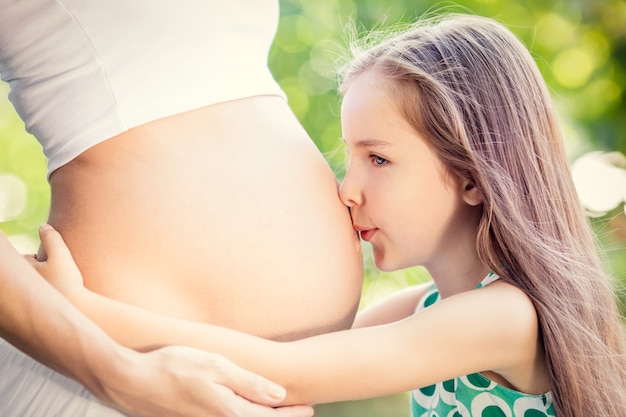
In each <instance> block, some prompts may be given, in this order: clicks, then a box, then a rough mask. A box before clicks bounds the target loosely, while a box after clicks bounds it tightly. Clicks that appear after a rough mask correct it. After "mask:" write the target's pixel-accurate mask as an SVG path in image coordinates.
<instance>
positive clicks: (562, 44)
mask: <svg viewBox="0 0 626 417" xmlns="http://www.w3.org/2000/svg"><path fill="white" fill-rule="evenodd" d="M280 3H281V20H280V27H279V30H278V34H277V37H276V41H275V43H274V47H273V48H272V51H271V54H270V66H271V68H272V71H273V73H274V75H275V77H276V79H277V80H278V81H279V83H280V84H281V85H282V87H283V88H284V90H285V91H286V93H287V95H288V97H289V102H290V105H291V107H292V108H293V110H294V112H295V113H296V115H297V116H298V118H299V119H300V121H301V122H302V124H303V125H304V127H305V128H306V129H307V131H308V132H309V134H310V135H311V137H312V138H313V139H314V140H315V142H316V144H317V145H318V147H319V148H320V150H321V151H322V152H323V153H324V154H325V155H326V156H327V159H328V161H329V162H330V164H331V166H332V167H333V169H334V171H335V172H336V174H337V176H338V177H339V178H340V179H341V177H342V175H343V173H344V168H343V167H344V159H343V158H344V155H343V151H342V149H341V141H340V140H339V139H340V137H341V128H340V120H339V103H340V101H339V97H338V95H337V93H336V80H335V75H334V70H335V68H336V62H337V60H338V59H340V58H342V57H344V56H345V52H344V51H345V49H346V42H347V39H348V38H349V36H348V34H349V33H348V29H347V28H348V27H349V26H353V27H355V28H356V29H357V30H358V31H359V32H363V31H367V30H370V29H373V28H377V27H378V28H384V27H386V26H389V25H394V24H396V23H399V22H411V21H414V20H415V19H416V18H418V17H419V16H421V15H423V14H424V13H426V12H428V11H432V10H438V11H441V10H447V11H468V12H471V13H476V14H480V15H484V16H489V17H493V18H496V19H498V20H499V21H501V22H502V23H504V24H505V25H507V26H508V27H509V28H510V29H511V30H512V31H513V32H514V33H515V34H516V35H518V36H519V37H520V38H521V39H522V41H523V42H524V43H525V44H526V45H527V46H528V48H529V49H530V50H531V53H532V54H533V56H535V57H536V60H537V63H538V65H539V68H540V70H541V71H542V73H543V75H544V77H545V79H546V81H547V82H548V84H549V86H550V89H551V92H552V95H553V98H554V101H555V103H556V105H557V107H558V111H559V114H560V116H561V122H562V127H563V130H564V132H565V138H566V145H567V150H568V153H569V156H570V159H571V160H572V161H575V160H576V159H577V158H579V157H580V156H582V155H584V154H587V153H589V152H591V151H604V152H617V154H612V155H611V156H610V158H606V159H605V160H602V162H603V163H604V165H602V169H597V167H598V166H599V165H593V164H592V165H591V167H592V168H591V169H588V170H586V171H585V170H581V171H580V173H578V175H577V178H578V179H579V181H580V182H581V183H582V186H581V187H582V188H581V193H582V190H588V191H589V190H590V192H591V195H590V196H588V197H585V199H583V200H585V201H586V202H589V207H590V210H592V211H593V215H592V216H590V218H591V219H592V222H593V225H594V227H595V229H596V231H597V235H598V239H599V241H600V242H601V246H602V249H603V251H604V252H605V254H606V256H607V259H608V260H609V264H610V267H611V268H612V270H613V272H614V275H615V276H616V277H617V278H618V282H621V283H624V282H626V216H625V215H624V199H625V198H626V171H625V170H624V168H626V164H625V162H624V159H623V157H622V155H623V154H625V153H626V133H625V132H626V101H625V97H624V88H625V86H626V80H625V77H626V1H625V0H556V1H545V0H506V1H504V0H467V1H459V2H436V1H425V0H422V1H409V0H315V1H313V0H308V1H307V0H281V1H280ZM7 91H8V88H7V86H6V85H5V84H0V230H1V231H2V232H3V233H5V234H6V235H7V236H9V238H10V239H11V241H12V242H13V243H14V245H15V246H16V247H18V249H19V250H20V251H22V252H34V251H35V248H36V247H37V227H38V226H39V224H41V223H43V222H45V220H46V216H47V210H48V206H49V190H48V186H47V183H46V180H45V160H44V158H43V155H42V153H41V148H40V147H39V145H38V144H37V142H36V141H35V140H34V139H33V138H32V137H30V136H29V135H28V134H27V133H25V132H24V127H23V124H22V122H21V121H20V120H19V118H18V117H17V116H16V115H15V113H14V111H13V108H12V106H11V104H10V103H9V102H8V100H7V98H6V93H7ZM596 162H597V161H596ZM604 168H606V170H605V169H604ZM603 173H604V174H606V175H602V174H603ZM585 184H586V185H585ZM589 184H592V186H591V187H590V186H589ZM581 198H582V196H581ZM367 249H368V248H365V250H366V253H365V265H366V277H365V285H364V290H363V305H367V304H370V303H372V302H374V301H376V300H378V299H380V298H381V297H384V296H385V295H387V294H389V293H391V292H393V291H396V290H397V289H399V288H402V287H404V286H407V285H411V284H414V283H417V282H420V281H423V280H424V279H427V275H426V273H425V272H424V271H423V270H421V269H420V268H412V269H409V270H405V271H399V272H395V273H380V272H378V271H376V270H375V268H374V267H373V263H372V261H371V255H370V254H369V253H368V252H367ZM620 302H621V306H622V310H623V311H625V312H626V300H625V298H624V296H621V297H620ZM355 378H358V375H356V376H355ZM316 415H317V416H333V417H342V416H346V417H348V416H350V417H357V416H359V417H380V416H408V415H409V410H408V394H403V395H398V396H393V397H387V398H383V399H376V400H367V401H355V402H349V403H338V404H329V405H323V406H318V407H317V409H316Z"/></svg>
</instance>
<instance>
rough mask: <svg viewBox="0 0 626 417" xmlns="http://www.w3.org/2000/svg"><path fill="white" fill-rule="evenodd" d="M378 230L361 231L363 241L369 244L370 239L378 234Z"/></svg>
mask: <svg viewBox="0 0 626 417" xmlns="http://www.w3.org/2000/svg"><path fill="white" fill-rule="evenodd" d="M377 230H378V229H367V230H360V231H359V234H360V235H361V239H363V240H364V241H366V242H369V241H370V239H372V236H373V235H374V233H376V231H377Z"/></svg>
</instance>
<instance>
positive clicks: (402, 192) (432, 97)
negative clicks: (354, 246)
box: [38, 16, 626, 417]
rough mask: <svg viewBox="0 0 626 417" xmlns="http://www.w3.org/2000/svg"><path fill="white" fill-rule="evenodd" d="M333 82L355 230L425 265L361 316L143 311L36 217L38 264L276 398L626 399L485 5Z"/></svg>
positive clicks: (379, 49)
mask: <svg viewBox="0 0 626 417" xmlns="http://www.w3.org/2000/svg"><path fill="white" fill-rule="evenodd" d="M341 93H342V95H343V105H342V121H343V129H344V131H343V134H344V140H345V142H346V146H347V148H348V150H349V153H350V164H349V168H348V171H347V174H346V177H345V180H344V182H343V184H342V186H341V190H340V196H341V199H342V201H343V202H344V204H346V205H347V206H348V207H349V208H350V211H351V215H352V220H353V225H354V229H355V230H356V231H357V232H358V233H359V234H360V237H361V239H362V240H364V241H367V242H369V243H370V244H371V245H372V247H373V251H374V258H375V262H376V265H377V267H378V268H380V269H382V270H394V269H399V268H405V267H409V266H412V265H423V266H425V267H426V268H427V269H428V271H429V272H430V274H431V275H432V277H433V281H434V282H433V283H432V285H431V284H428V285H425V286H418V287H415V288H410V289H407V290H405V291H402V292H401V293H399V294H397V295H395V296H392V297H391V298H390V299H388V300H386V301H384V302H382V303H381V304H379V305H378V306H374V307H373V308H371V309H369V310H367V311H365V312H363V313H362V314H361V315H360V316H359V317H358V319H357V322H356V323H355V327H360V328H358V329H353V330H348V331H344V332H337V333H331V334H327V335H322V336H317V337H312V338H308V339H303V340H300V341H296V342H288V343H279V342H273V341H268V340H264V339H260V338H255V337H252V336H248V335H245V334H241V333H237V332H234V331H230V330H225V329H221V328H217V327H213V326H209V325H205V324H200V323H189V322H184V321H180V320H176V319H172V318H165V317H164V318H163V320H162V321H161V324H162V325H161V326H159V328H153V327H150V326H143V325H142V323H143V321H142V317H144V316H145V315H146V314H152V313H147V312H145V311H141V310H138V309H135V308H134V307H128V306H125V305H122V304H117V303H115V302H112V301H110V300H107V299H104V298H102V297H100V296H99V295H96V294H95V293H91V292H89V291H88V290H86V289H85V288H83V287H82V286H79V285H76V283H77V282H79V280H78V279H77V278H78V277H79V273H78V271H77V270H76V268H75V267H74V266H73V265H72V264H71V257H70V256H69V253H68V252H67V251H66V249H65V248H64V247H63V246H62V241H61V240H60V237H59V236H58V235H57V234H56V233H55V232H53V231H51V230H50V229H49V228H47V227H45V228H44V229H43V233H42V241H43V243H44V245H45V246H46V249H47V251H48V253H49V260H48V262H47V264H39V266H38V267H39V269H40V270H41V272H42V273H43V274H44V275H46V276H47V277H48V279H50V280H51V281H52V282H53V283H54V284H55V285H56V286H57V287H58V288H60V289H61V290H62V291H63V292H64V293H65V294H66V295H67V296H68V297H70V299H71V300H72V301H73V302H74V303H75V304H76V305H77V306H79V307H80V308H81V309H82V310H84V311H85V312H87V313H88V314H89V315H90V316H91V317H92V318H93V319H95V320H96V321H97V322H99V323H100V324H101V325H102V326H104V327H105V329H106V330H107V331H109V332H110V333H111V334H112V335H113V336H115V337H116V338H118V339H119V340H120V341H121V342H123V343H125V344H127V345H129V346H132V347H135V348H139V349H141V348H147V347H149V346H154V345H163V344H174V343H175V344H189V345H193V346H197V347H202V348H205V349H207V350H210V351H213V352H218V353H222V354H224V355H226V356H227V357H229V358H231V359H232V360H234V361H235V362H236V363H237V364H238V365H240V366H243V367H246V368H249V369H251V370H253V371H255V372H258V373H260V374H262V375H264V376H267V377H269V378H271V379H273V380H275V381H277V382H279V383H281V384H283V385H284V386H285V387H287V389H288V392H289V395H288V400H287V403H317V402H329V401H338V400H347V399H356V398H365V397H372V396H380V395H386V394H390V393H395V392H401V391H405V390H409V389H414V390H415V391H414V392H413V396H412V412H413V415H414V416H457V415H458V416H500V415H502V416H520V417H521V416H526V417H529V416H554V415H556V416H559V417H574V416H605V417H609V416H612V417H615V416H622V415H626V400H625V398H626V396H625V395H624V392H626V361H625V356H624V351H623V345H622V343H623V336H622V335H623V330H622V328H621V322H620V318H619V314H618V312H617V308H616V303H615V299H614V295H613V292H612V287H611V284H610V280H609V277H608V276H607V275H606V274H605V272H604V271H603V269H602V265H601V261H600V260H599V258H598V255H597V253H596V247H595V246H594V237H593V234H592V231H591V229H590V227H589V225H588V223H587V220H586V217H585V214H584V212H583V210H582V209H581V207H580V204H579V202H578V199H577V196H576V192H575V190H574V186H573V184H572V180H571V178H570V174H569V168H568V161H567V158H566V155H565V152H564V149H563V142H562V139H561V133H560V131H559V126H558V121H557V117H556V114H555V112H554V109H553V107H552V104H551V102H550V98H549V94H548V91H547V88H546V86H545V84H544V82H543V80H542V78H541V76H540V73H539V71H538V69H537V67H536V66H535V64H534V62H533V59H532V58H531V56H530V54H529V53H528V51H527V50H526V49H525V48H524V46H523V45H522V44H521V43H520V42H519V41H518V40H517V39H516V38H515V37H514V36H513V35H512V34H511V33H510V32H509V31H508V30H506V29H505V28H504V27H503V26H501V25H500V24H498V23H495V22H494V21H492V20H489V19H486V18H480V17H475V16H450V17H448V18H446V19H443V20H441V21H437V22H430V23H422V24H420V25H416V26H414V27H411V28H410V29H409V30H407V31H406V32H404V33H401V34H398V35H396V36H393V37H391V38H389V39H388V40H385V41H383V42H382V43H380V44H379V45H377V46H374V47H372V48H371V49H368V50H365V51H359V52H357V53H356V56H355V57H354V59H353V61H352V62H351V64H350V65H349V66H348V67H347V68H346V71H345V76H344V79H343V83H342V85H341ZM251 232H253V231H251ZM268 238H270V239H271V236H270V237H268ZM277 256H280V254H277ZM70 268H72V269H70ZM294 279H297V278H294ZM259 314H264V315H268V317H269V316H270V315H271V312H259Z"/></svg>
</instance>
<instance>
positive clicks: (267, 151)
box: [49, 96, 362, 339]
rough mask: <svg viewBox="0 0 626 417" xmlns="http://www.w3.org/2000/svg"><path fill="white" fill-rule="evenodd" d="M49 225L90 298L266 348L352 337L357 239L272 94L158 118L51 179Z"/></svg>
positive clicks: (306, 144) (321, 167)
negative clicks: (234, 334) (257, 338)
mask: <svg viewBox="0 0 626 417" xmlns="http://www.w3.org/2000/svg"><path fill="white" fill-rule="evenodd" d="M50 183H51V187H52V196H53V197H52V204H51V212H50V219H49V221H50V223H51V224H52V225H53V226H55V227H56V228H57V229H58V230H59V231H60V232H61V233H62V234H63V236H64V238H65V240H66V242H67V244H68V245H69V246H70V249H71V250H72V253H73V254H74V257H75V260H76V262H77V263H78V265H79V267H80V268H81V271H82V272H83V275H84V278H85V284H86V285H87V287H89V288H91V289H92V290H94V291H96V292H98V293H101V294H103V295H106V296H108V297H111V298H114V299H117V300H121V301H124V302H127V303H130V304H135V305H138V306H142V307H145V308H147V309H151V310H154V311H157V312H161V313H166V314H169V315H173V316H177V317H182V318H187V319H190V320H198V321H206V322H212V323H216V324H219V325H223V326H228V327H231V328H235V329H238V330H242V331H246V332H249V333H254V334H257V335H261V336H265V337H271V338H276V339H292V338H296V337H301V336H305V335H310V334H314V333H319V332H326V331H330V330H337V329H342V328H346V327H349V326H350V324H351V322H352V320H353V318H354V314H355V312H356V308H357V305H358V300H359V297H360V291H361V280H362V266H361V265H362V263H361V256H360V250H359V243H358V240H357V239H356V236H355V234H354V232H353V230H352V227H351V222H350V218H349V214H348V212H347V210H346V208H345V207H344V206H343V205H342V204H341V202H340V201H339V199H338V197H337V188H336V182H335V179H334V177H333V175H332V173H331V170H330V168H329V167H328V165H327V164H326V162H325V161H324V159H323V158H322V156H321V155H320V153H319V152H318V151H317V149H316V148H315V146H314V144H313V143H312V142H311V141H310V139H309V138H308V137H307V135H306V133H305V132H304V130H303V129H302V128H301V127H300V125H299V124H298V123H297V121H296V119H295V117H294V116H293V114H292V113H291V111H290V110H289V108H288V107H287V105H286V103H285V102H284V101H283V100H282V99H280V98H277V97H270V96H267V97H256V98H251V99H244V100H238V101H234V102H229V103H222V104H219V105H214V106H209V107H205V108H203V109H199V110H195V111H192V112H189V113H185V114H182V115H177V116H173V117H170V118H167V119H162V120H158V121H155V122H152V123H149V124H147V125H144V126H140V127H139V128H135V129H132V130H130V131H128V132H126V133H124V134H122V135H119V136H117V137H114V138H112V139H110V140H108V141H105V142H103V143H101V144H99V145H97V146H95V147H93V148H91V149H89V150H88V151H86V152H85V153H83V154H82V155H81V156H79V157H78V158H76V159H75V160H73V161H72V162H70V163H69V164H67V165H65V166H63V167H61V168H60V169H58V170H57V171H55V172H54V173H53V174H52V176H51V179H50Z"/></svg>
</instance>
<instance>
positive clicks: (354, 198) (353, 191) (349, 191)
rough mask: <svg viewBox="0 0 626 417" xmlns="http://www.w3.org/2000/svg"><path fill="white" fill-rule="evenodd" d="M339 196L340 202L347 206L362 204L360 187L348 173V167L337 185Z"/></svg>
mask: <svg viewBox="0 0 626 417" xmlns="http://www.w3.org/2000/svg"><path fill="white" fill-rule="evenodd" d="M339 198H340V199H341V202H342V203H343V204H345V205H346V206H348V207H349V208H353V207H355V206H358V205H361V204H363V195H362V193H361V187H359V186H358V184H357V181H356V179H355V178H354V176H353V175H351V174H350V170H349V169H348V172H346V176H345V177H344V179H343V181H342V183H341V186H340V187H339Z"/></svg>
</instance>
